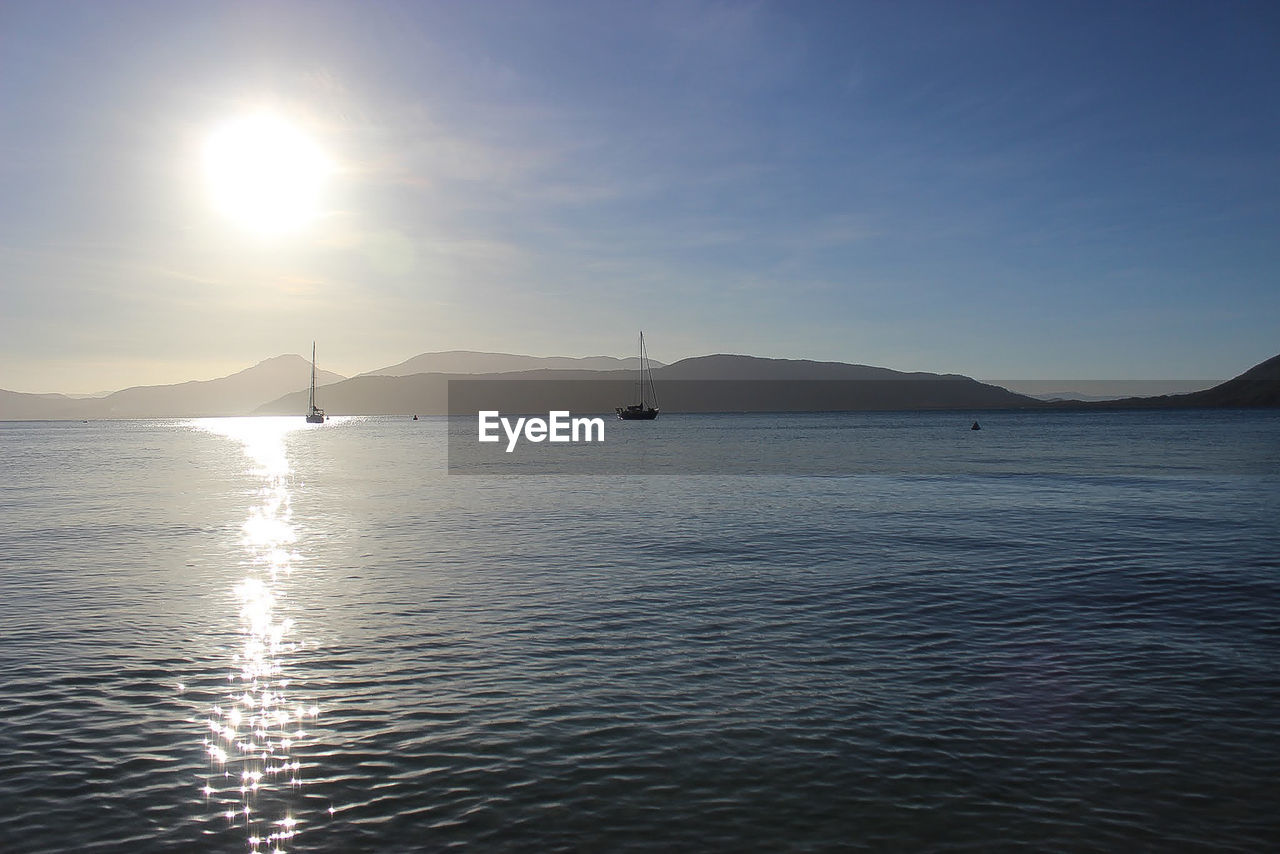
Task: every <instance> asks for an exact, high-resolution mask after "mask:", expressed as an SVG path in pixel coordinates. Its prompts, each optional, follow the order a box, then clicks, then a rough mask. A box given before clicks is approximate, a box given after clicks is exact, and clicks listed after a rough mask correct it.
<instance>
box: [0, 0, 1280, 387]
mask: <svg viewBox="0 0 1280 854" xmlns="http://www.w3.org/2000/svg"><path fill="white" fill-rule="evenodd" d="M0 31H2V32H4V33H5V36H6V40H5V44H6V48H5V51H4V53H3V55H2V56H0V81H4V82H3V83H0V114H3V115H4V116H6V117H7V118H8V120H7V121H5V122H3V123H0V146H3V149H4V151H5V152H6V157H5V158H4V161H3V163H0V192H3V194H4V197H5V199H6V205H5V209H4V211H2V212H0V299H2V300H3V303H2V307H3V311H0V388H4V389H8V390H12V391H18V392H27V393H59V392H60V393H68V394H95V393H99V392H102V391H105V390H116V389H120V388H125V387H128V386H133V385H155V384H166V383H176V382H184V381H187V380H191V379H201V378H214V377H220V376H225V375H227V374H230V373H234V372H235V371H238V370H242V369H244V368H245V367H248V366H250V365H252V364H255V363H256V362H258V361H261V360H262V359H265V358H269V357H272V356H275V355H279V354H281V353H289V352H295V351H296V352H304V353H305V352H306V348H307V346H308V345H309V344H310V342H311V341H312V340H313V339H314V340H316V341H317V342H318V349H319V360H320V364H321V366H322V367H324V368H326V369H329V370H333V371H335V372H337V373H341V374H343V375H347V376H351V375H354V374H357V373H360V372H362V371H366V370H370V369H371V368H372V367H374V366H381V365H391V364H395V363H397V362H400V361H403V360H405V359H407V358H409V357H411V356H414V355H417V354H420V353H424V352H436V351H447V350H459V349H465V350H478V351H490V352H509V353H527V354H533V355H547V356H571V357H585V356H594V355H613V356H616V357H619V358H625V357H627V356H630V355H633V354H634V353H633V350H634V345H633V342H634V340H635V335H636V330H637V329H638V328H644V329H645V331H646V334H647V336H648V339H649V343H650V352H651V354H652V355H653V356H654V357H655V358H658V359H660V360H661V361H664V362H668V363H670V362H675V361H678V360H680V359H682V358H686V357H690V356H697V355H705V354H709V353H741V354H750V355H759V356H765V357H774V358H793V359H813V360H818V361H842V362H850V363H858V364H867V365H876V366H883V367H888V368H892V369H895V370H901V371H935V372H954V373H960V374H965V375H967V376H971V377H975V378H984V377H1000V376H1004V377H1008V376H1018V377H1024V378H1027V379H1038V380H1061V379H1063V378H1072V377H1077V378H1082V379H1086V380H1091V381H1097V380H1135V379H1144V380H1175V379H1179V378H1186V377H1216V378H1220V379H1225V378H1228V377H1232V376H1235V375H1237V374H1239V373H1240V372H1242V371H1244V370H1246V369H1248V368H1249V367H1251V366H1252V365H1255V364H1257V363H1259V362H1261V361H1263V360H1264V359H1267V358H1269V357H1271V356H1273V355H1275V354H1276V353H1277V352H1280V338H1278V337H1277V335H1276V332H1277V329H1276V325H1275V322H1274V318H1275V317H1277V316H1280V289H1277V288H1276V287H1275V272H1276V270H1277V269H1278V268H1280V244H1278V243H1277V242H1276V241H1275V239H1274V236H1275V234H1276V233H1277V232H1278V231H1280V192H1277V191H1278V190H1280V186H1278V185H1280V170H1277V168H1276V161H1275V157H1274V152H1275V150H1276V149H1277V146H1278V145H1280V113H1278V112H1277V111H1276V110H1275V108H1274V93H1275V92H1276V91H1280V54H1277V52H1276V51H1275V49H1274V45H1275V44H1276V42H1277V38H1278V37H1280V10H1278V9H1277V8H1276V7H1273V6H1267V5H1231V6H1221V5H1213V4H1203V5H1189V6H1177V7H1174V6H1154V7H1153V6H1142V5H1131V4H1104V3H1071V4H1027V3H991V4H982V5H972V4H950V3H940V2H937V3H935V2H923V3H902V4H878V3H847V4H825V3H771V2H763V3H741V4H734V3H702V2H688V3H656V4H622V3H584V2H542V3H506V2H495V3H485V4H475V5H469V4H445V3H408V4H402V3H376V4H361V5H355V4H350V5H347V4H339V3H330V4H302V3H299V2H281V3H273V4H256V3H219V4H211V5H207V6H206V5H195V4H172V3H159V2H118V3H111V4H84V5H72V6H63V5H54V6H51V5H48V4H42V3H22V2H18V3H7V4H5V5H4V7H3V9H2V10H0Z"/></svg>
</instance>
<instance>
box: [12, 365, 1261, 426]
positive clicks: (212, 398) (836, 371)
mask: <svg viewBox="0 0 1280 854" xmlns="http://www.w3.org/2000/svg"><path fill="white" fill-rule="evenodd" d="M470 355H480V356H485V357H495V358H497V359H516V360H519V359H532V360H534V362H535V363H536V364H543V363H551V364H558V363H559V361H558V360H557V359H555V358H550V357H549V358H547V359H542V358H541V357H532V356H507V355H504V354H494V353H491V354H469V353H465V352H463V351H457V352H456V353H454V354H423V356H424V357H427V356H430V357H435V356H450V357H452V356H458V357H459V358H461V357H462V356H470ZM415 358H422V357H415ZM596 358H600V359H609V358H610V357H593V358H591V359H586V360H580V359H567V360H566V361H568V362H569V363H572V364H578V363H582V362H585V363H587V364H598V362H596V361H595V359H596ZM613 361H615V362H618V363H619V364H626V363H627V362H630V363H632V364H634V362H635V361H636V360H634V359H632V360H622V359H615V360H613ZM409 362H413V360H409ZM463 363H465V360H464V362H459V363H457V364H463ZM403 364H404V365H407V364H409V363H408V362H406V363H403ZM467 364H469V367H470V368H474V367H476V365H477V363H474V362H472V363H467ZM497 364H512V363H509V362H508V363H502V362H500V361H499V362H497ZM605 364H607V362H606V363H605ZM394 367H402V366H394ZM310 373H311V365H310V362H308V361H307V360H306V359H304V358H302V357H301V356H292V355H291V356H277V357H275V358H273V359H267V360H266V361H264V362H261V363H259V364H257V365H255V366H253V367H252V368H248V369H246V370H243V371H240V372H238V373H236V374H232V375H231V376H227V377H222V378H219V379H215V380H204V381H194V382H187V383H179V384H176V385H167V386H139V387H136V388H129V389H124V390H123V391H117V392H114V393H112V394H109V395H106V396H105V397H98V398H76V397H71V396H68V395H49V394H22V393H18V392H11V391H5V390H2V389H0V420H16V419H33V420H39V419H79V418H179V417H199V416H216V415H250V414H280V415H297V414H300V413H302V412H304V411H305V409H306V402H307V386H308V385H309V383H310ZM653 377H654V381H655V384H656V385H657V391H658V395H659V404H660V406H661V407H662V409H663V410H664V411H666V412H726V411H728V412H735V411H736V412H748V411H751V412H770V411H791V412H795V411H838V410H860V409H901V410H910V409H1031V408H1046V409H1081V410H1091V409H1174V408H1210V407H1212V408H1249V407H1280V356H1276V357H1273V358H1271V359H1268V360H1267V361H1265V362H1262V363H1261V364H1259V365H1256V366H1254V367H1253V368H1250V369H1249V370H1248V371H1246V372H1245V373H1243V374H1241V375H1240V376H1238V377H1235V378H1234V379H1231V380H1227V381H1226V382H1223V383H1220V384H1218V385H1216V386H1214V387H1212V388H1209V389H1205V390H1203V391H1197V392H1191V393H1187V394H1172V395H1162V396H1159V397H1131V398H1124V399H1120V400H1107V401H1096V402H1090V401H1055V402H1045V401H1041V400H1037V399H1035V398H1033V397H1028V396H1025V395H1021V394H1015V393H1013V392H1011V391H1008V390H1007V389H1004V388H1001V387H999V386H996V385H991V384H988V383H981V382H978V381H977V380H974V379H971V378H969V377H965V376H960V375H958V374H931V373H923V372H915V373H905V372H901V371H894V370H890V369H889V368H878V367H873V366H869V365H851V364H846V363H843V362H813V361H806V360H797V359H764V358H758V357H755V356H733V355H724V354H718V355H714V356H699V357H696V358H692V359H683V360H681V361H679V362H675V363H674V364H671V365H666V366H663V367H655V368H654V370H653ZM635 378H636V372H635V370H634V369H631V370H583V369H578V370H549V369H545V368H544V369H539V370H520V371H514V372H489V373H479V374H477V373H473V372H472V371H471V370H467V371H454V372H429V373H418V374H410V375H407V376H381V375H378V376H373V375H365V374H362V375H360V376H358V377H354V378H352V379H347V380H344V379H343V378H342V377H341V376H339V375H338V374H334V373H332V372H329V371H321V372H320V383H321V384H323V385H324V387H325V388H324V392H323V393H322V394H321V395H320V398H321V399H320V404H321V406H323V407H324V408H325V409H326V410H328V411H329V412H330V413H331V414H405V415H408V414H411V413H417V414H423V415H429V414H443V413H446V412H447V411H448V408H449V380H451V379H453V380H470V381H472V382H468V383H465V384H464V386H456V387H455V398H456V399H455V401H454V408H455V411H458V410H461V409H465V408H466V407H469V406H472V405H473V404H478V403H481V402H482V401H483V400H484V399H487V400H490V401H496V402H498V403H499V404H500V405H498V406H492V405H489V406H486V407H485V408H499V409H504V410H505V411H510V412H518V411H524V412H533V411H546V410H547V409H548V408H568V409H570V410H571V411H574V412H582V413H591V412H606V413H611V412H612V410H613V407H615V406H618V405H621V404H623V403H627V402H631V399H632V397H633V395H634V393H635V385H636V383H635ZM478 382H484V383H490V384H492V385H491V386H490V387H489V388H487V389H481V390H480V391H476V386H477V383H478ZM459 388H466V389H470V391H469V392H467V394H470V397H467V394H463V393H462V392H460V391H459ZM481 392H483V394H482V393H481ZM553 405H554V407H553ZM513 406H514V407H516V408H512V407H513ZM471 411H474V409H472V410H471Z"/></svg>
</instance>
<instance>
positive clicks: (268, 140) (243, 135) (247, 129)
mask: <svg viewBox="0 0 1280 854" xmlns="http://www.w3.org/2000/svg"><path fill="white" fill-rule="evenodd" d="M330 168H331V167H330V163H329V160H328V158H326V157H325V155H324V152H322V151H321V150H320V148H319V146H317V145H316V144H315V142H313V141H312V140H311V139H310V138H309V137H308V136H307V135H306V134H304V133H303V132H302V131H301V130H299V129H298V128H297V127H295V126H294V125H292V124H290V123H289V122H287V121H285V120H283V119H281V118H280V117H278V116H275V115H272V114H270V113H255V114H253V115H248V116H244V117H241V118H238V119H235V120H232V121H229V122H227V123H226V124H223V125H221V126H220V127H218V128H217V129H216V130H214V132H213V133H212V134H210V136H209V138H208V139H207V140H206V142H205V146H204V169H205V180H206V181H207V182H208V187H209V192H210V194H211V196H212V198H213V203H214V205H215V206H216V207H217V208H218V210H219V211H221V212H222V213H223V214H225V215H226V216H227V217H229V218H230V219H231V220H232V221H233V222H235V223H236V224H237V225H239V226H240V227H242V228H244V229H246V230H248V231H251V232H254V233H257V234H261V235H276V234H284V233H288V232H292V231H297V230H299V229H301V228H302V227H303V226H305V225H307V224H308V223H309V222H311V220H313V219H314V218H315V217H316V214H317V213H318V212H319V205H320V194H321V190H322V189H323V188H324V184H325V182H326V180H327V179H328V176H329V172H330Z"/></svg>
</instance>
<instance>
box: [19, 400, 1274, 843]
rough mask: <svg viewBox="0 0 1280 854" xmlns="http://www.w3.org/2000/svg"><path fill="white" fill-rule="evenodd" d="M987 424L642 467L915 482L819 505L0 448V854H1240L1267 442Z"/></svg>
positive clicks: (301, 457)
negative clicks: (820, 472) (772, 468)
mask: <svg viewBox="0 0 1280 854" xmlns="http://www.w3.org/2000/svg"><path fill="white" fill-rule="evenodd" d="M895 419H896V420H895ZM983 423H984V428H985V429H984V430H983V431H981V432H980V433H974V434H973V435H968V434H967V433H961V432H960V431H966V430H967V427H968V421H967V420H965V419H963V418H961V417H958V416H957V415H956V414H954V413H916V414H912V415H910V416H902V415H897V414H892V413H869V414H850V415H842V416H830V415H827V416H689V417H684V418H670V419H666V420H663V421H659V422H656V423H655V424H650V425H642V426H640V429H650V430H652V429H654V428H657V429H659V430H661V429H668V430H671V431H675V432H676V433H678V434H679V437H680V442H681V449H682V451H683V452H685V453H688V454H689V456H690V458H695V457H697V456H698V454H699V449H700V447H701V448H702V449H704V450H706V451H707V452H708V453H710V452H711V450H712V446H713V445H715V446H717V447H718V448H720V450H719V451H718V453H723V443H724V442H725V441H726V440H729V441H731V437H732V434H733V433H734V431H735V430H742V431H744V433H749V434H750V435H751V436H753V437H754V438H753V441H754V440H755V439H758V438H759V436H760V431H761V430H763V429H765V427H766V426H767V428H768V429H769V430H770V431H772V435H773V436H774V437H775V440H776V441H777V442H779V443H786V442H790V441H793V440H794V441H801V440H803V441H807V442H813V441H814V436H815V434H817V435H821V436H823V437H827V438H828V439H829V440H830V441H841V442H845V443H847V444H848V445H849V447H850V448H851V449H852V450H853V452H856V451H857V449H858V447H859V446H858V443H859V442H860V441H869V439H868V437H872V438H873V439H874V443H875V444H874V448H875V453H876V454H878V455H880V456H878V457H877V459H880V460H883V459H885V458H886V457H885V456H884V455H886V454H888V455H889V457H892V453H893V452H892V449H888V450H887V449H886V444H885V443H886V442H887V441H890V440H891V439H892V437H894V436H896V437H897V441H898V442H899V443H900V447H899V448H898V450H897V452H896V453H897V454H898V455H899V456H900V457H901V458H902V459H904V460H905V459H920V458H921V457H922V456H923V457H924V458H926V459H929V460H930V461H938V463H939V465H938V467H937V468H934V469H932V470H931V471H930V470H921V469H920V468H919V467H916V468H907V469H905V470H906V471H908V472H910V473H907V474H894V473H892V472H887V471H878V472H877V473H875V474H870V475H860V476H840V477H814V476H768V477H732V476H721V475H700V476H693V475H689V476H653V477H603V476H601V477H573V476H537V475H525V476H514V475H507V476H464V475H449V474H446V467H445V459H446V436H445V430H444V424H443V423H442V422H439V421H434V420H431V421H422V422H418V423H414V422H410V421H408V420H404V419H346V420H342V419H335V420H334V421H331V422H330V423H329V424H326V425H323V426H322V427H319V428H310V427H306V426H305V425H303V424H302V419H301V418H284V419H212V420H207V421H198V422H185V421H154V422H118V423H101V422H99V423H93V424H79V423H4V424H0V436H2V437H3V439H2V441H3V443H4V448H5V451H6V453H5V454H3V455H2V456H0V505H2V506H3V508H4V518H5V525H4V526H3V528H0V555H2V556H3V558H2V559H3V563H4V571H3V573H2V574H0V625H3V627H4V635H3V641H2V642H0V719H2V720H3V721H4V726H3V727H2V728H0V755H2V756H3V757H4V758H5V766H6V774H5V775H4V777H3V778H2V779H0V800H2V801H3V802H4V803H5V804H6V809H5V811H4V813H3V815H0V834H3V837H2V838H4V839H5V840H6V842H5V846H6V847H8V846H10V845H12V847H13V849H14V850H22V851H58V850H70V849H75V850H89V851H93V850H98V851H108V850H119V849H123V848H133V849H135V850H152V849H155V850H182V849H187V848H196V849H201V850H217V851H255V850H257V851H267V850H274V849H275V848H276V847H282V848H284V849H285V850H297V851H301V850H310V851H361V850H380V851H388V850H390V851H396V850H405V851H408V850H439V849H442V848H446V847H453V846H463V845H465V846H468V847H472V848H476V849H482V850H530V851H532V850H539V851H542V850H616V849H628V850H654V851H659V850H743V849H765V850H801V849H804V850H811V849H815V848H816V849H855V850H856V849H892V850H904V849H906V850H911V849H919V848H925V847H943V846H945V847H954V848H969V849H975V850H990V849H993V848H1002V847H1014V846H1031V847H1037V848H1046V847H1048V848H1056V849H1062V848H1073V849H1074V848H1105V849H1112V850H1114V849H1117V848H1121V847H1125V846H1133V845H1136V846H1138V847H1143V848H1152V849H1160V850H1167V849H1170V848H1179V849H1181V848H1201V849H1213V850H1239V851H1256V850H1261V849H1263V848H1266V847H1267V846H1268V845H1269V844H1271V843H1273V842H1274V839H1275V838H1276V836H1277V833H1280V820H1278V819H1277V818H1276V814H1275V810H1274V804H1275V800H1276V799H1275V782H1274V781H1275V780H1276V779H1277V778H1280V727H1278V726H1277V724H1276V722H1275V714H1274V710H1275V709H1276V708H1278V707H1280V668H1277V666H1276V665H1277V659H1278V656H1277V652H1278V651H1280V625H1278V623H1277V616H1276V615H1277V613H1280V610H1278V606H1280V577H1278V575H1277V573H1278V570H1280V558H1277V555H1280V534H1278V533H1277V531H1278V530H1280V526H1278V525H1277V522H1278V521H1280V457H1277V453H1276V449H1277V448H1280V419H1278V418H1277V416H1276V415H1275V413H1272V412H1253V413H1242V412H1213V413H1205V412H1172V413H1155V414H1151V413H1124V414H1121V415H1112V414H1107V415H1104V414H1097V415H1089V416H1076V417H1063V416H1055V415H1038V414H996V413H993V414H989V415H984V416H983ZM627 426H630V427H636V426H637V425H621V424H613V423H611V424H610V425H609V431H610V433H609V435H610V437H611V438H612V439H614V440H615V441H624V439H623V438H622V437H623V436H624V434H622V433H620V432H618V431H620V430H622V429H624V427H627ZM1100 426H1105V428H1106V430H1105V437H1103V436H1100V435H1099V433H1100V432H1102V431H1100V430H1099V427H1100ZM953 431H955V432H956V434H957V435H963V439H961V440H957V441H956V442H955V443H952V444H947V445H945V446H944V449H945V448H961V447H963V448H966V449H968V450H969V451H972V449H973V447H974V443H976V442H982V443H983V453H982V460H983V461H984V463H983V466H982V467H978V468H973V467H969V468H966V465H965V464H962V463H963V460H961V459H960V458H959V457H952V458H947V457H946V455H945V454H946V453H951V452H950V451H946V452H945V453H944V451H940V450H939V446H940V444H941V439H940V438H939V437H950V438H948V439H947V441H948V442H950V439H951V438H954V437H953V436H952V432H953ZM726 437H729V438H728V439H727V438H726ZM1104 439H1105V441H1104ZM969 440H972V442H970V441H969ZM926 441H927V442H928V443H929V447H928V448H924V447H922V446H921V443H922V442H926ZM1090 441H1093V442H1096V447H1097V452H1096V453H1091V452H1090V450H1089V449H1090V448H1091V447H1093V446H1092V445H1090V444H1089V442H1090ZM699 442H701V443H704V444H703V445H702V446H700V445H699ZM1054 447H1057V448H1059V449H1061V450H1062V452H1061V453H1059V454H1056V455H1055V456H1053V458H1052V459H1049V458H1048V457H1047V453H1048V452H1047V451H1046V449H1047V448H1050V449H1051V448H1054ZM926 451H927V453H926ZM1227 452H1229V453H1227ZM955 453H959V451H956V452H955ZM1224 454H1226V455H1225V456H1224ZM939 455H941V456H939ZM964 459H965V460H968V459H969V458H968V457H965V458H964ZM1125 459H1130V460H1138V461H1141V465H1137V466H1132V467H1131V470H1130V471H1128V472H1118V471H1117V467H1118V465H1119V463H1122V462H1123V461H1124V460H1125ZM1224 460H1229V465H1228V464H1224ZM1161 461H1165V462H1167V465H1163V464H1162V463H1161ZM948 462H950V463H951V464H950V465H948ZM512 470H513V471H515V470H518V466H513V468H512ZM246 808H247V809H248V811H247V812H246Z"/></svg>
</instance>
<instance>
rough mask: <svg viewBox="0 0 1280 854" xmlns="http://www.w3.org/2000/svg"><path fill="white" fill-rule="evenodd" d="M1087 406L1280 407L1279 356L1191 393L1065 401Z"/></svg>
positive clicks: (1121, 407)
mask: <svg viewBox="0 0 1280 854" xmlns="http://www.w3.org/2000/svg"><path fill="white" fill-rule="evenodd" d="M1058 405H1059V406H1062V407H1071V408H1087V409H1202V408H1212V409H1258V408H1273V407H1280V355H1277V356H1272V357H1271V358H1270V359H1267V360H1266V361H1265V362H1260V363H1259V364H1257V365H1254V366H1253V367H1252V368H1250V369H1249V370H1247V371H1245V372H1244V373H1243V374H1241V375H1240V376H1238V377H1234V378H1233V379H1229V380H1227V381H1226V382H1223V383H1219V384H1218V385H1216V386H1214V387H1213V388H1207V389H1205V390H1203V391H1195V392H1191V393H1189V394H1167V395H1161V396H1159V397H1126V398H1121V399H1119V400H1107V401H1099V402H1096V403H1087V404H1086V403H1073V402H1070V401H1068V402H1063V403H1060V404H1058Z"/></svg>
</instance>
